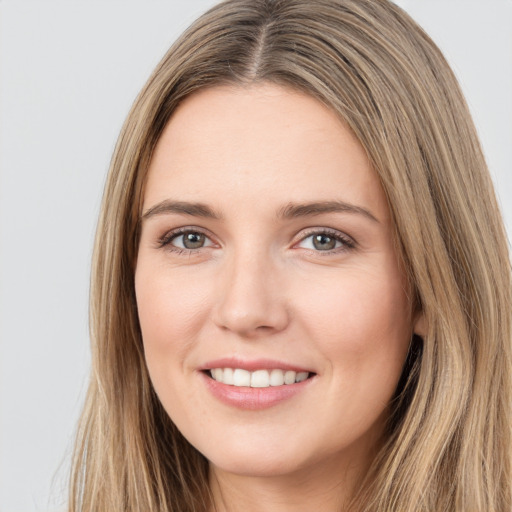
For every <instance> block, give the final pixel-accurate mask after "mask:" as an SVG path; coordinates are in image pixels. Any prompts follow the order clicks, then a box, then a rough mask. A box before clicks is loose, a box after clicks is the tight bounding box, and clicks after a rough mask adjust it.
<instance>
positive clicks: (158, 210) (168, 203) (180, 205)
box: [142, 199, 222, 220]
mask: <svg viewBox="0 0 512 512" xmlns="http://www.w3.org/2000/svg"><path fill="white" fill-rule="evenodd" d="M166 213H167V214H169V213H178V214H181V215H190V216H192V217H204V218H207V219H221V218H222V216H221V215H219V214H218V213H216V212H215V211H214V210H213V209H212V208H210V207H209V206H208V205H206V204H204V203H189V202H186V201H173V200H171V199H165V200H164V201H161V202H160V203H157V204H155V205H154V206H152V207H151V208H149V209H148V210H146V211H145V212H144V213H143V214H142V220H144V219H148V218H149V217H153V216H154V215H162V214H166Z"/></svg>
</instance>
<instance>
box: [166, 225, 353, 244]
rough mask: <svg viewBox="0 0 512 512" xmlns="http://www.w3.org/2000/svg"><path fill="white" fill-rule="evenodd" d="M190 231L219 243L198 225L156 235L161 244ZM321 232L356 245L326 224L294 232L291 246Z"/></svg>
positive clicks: (348, 237)
mask: <svg viewBox="0 0 512 512" xmlns="http://www.w3.org/2000/svg"><path fill="white" fill-rule="evenodd" d="M190 232H192V233H194V232H196V233H201V234H203V235H205V236H206V237H207V238H208V239H210V240H211V241H212V242H213V243H216V244H218V243H219V242H218V240H217V237H216V236H215V235H214V234H213V233H211V231H210V230H208V229H205V228H202V227H199V226H194V225H189V226H181V227H178V228H174V229H170V230H167V231H166V232H165V233H163V234H162V235H161V236H159V237H158V242H159V245H162V246H163V245H165V244H167V243H170V242H171V240H172V239H173V238H175V237H178V236H179V235H182V234H184V233H190ZM321 233H326V234H329V235H332V236H336V237H338V238H339V239H341V240H344V241H347V240H349V241H350V242H351V244H352V245H354V246H355V245H357V241H356V240H355V239H354V238H353V237H352V236H351V235H349V234H347V233H346V232H344V231H340V230H339V229H335V228H330V227H327V226H310V227H307V228H302V229H301V230H300V231H299V232H298V233H296V234H295V235H294V236H293V237H292V242H291V243H292V246H295V245H296V244H298V243H299V242H301V241H302V240H305V239H306V238H308V237H310V236H312V235H315V234H321Z"/></svg>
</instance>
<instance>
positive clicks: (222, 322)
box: [135, 85, 414, 476]
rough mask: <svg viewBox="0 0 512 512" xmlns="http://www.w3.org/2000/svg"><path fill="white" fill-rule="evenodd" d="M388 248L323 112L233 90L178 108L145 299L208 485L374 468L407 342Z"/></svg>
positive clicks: (379, 195)
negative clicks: (228, 477)
mask: <svg viewBox="0 0 512 512" xmlns="http://www.w3.org/2000/svg"><path fill="white" fill-rule="evenodd" d="M392 231H393V226H392V222H391V219H390V214H389V210H388V207H387V204H386V199H385V196H384V193H383V190H382V188H381V186H380V183H379V180H378V178H377V176H376V174H375V172H374V171H373V170H372V168H371V166H370V164H369V161H368V159H367V157H366V155H365V151H364V150H363V148H362V147H361V146H360V144H359V143H358V142H357V140H356V139H355V137H354V136H353V135H352V134H351V132H350V131H349V130H348V129H347V128H346V127H345V126H344V125H343V124H342V123H341V122H340V121H339V119H338V118H337V117H336V116H335V115H334V114H333V113H332V112H331V111H330V110H328V109H327V108H325V107H324V106H322V105H321V104H320V103H319V102H317V101H316V100H315V99H312V98H311V97H309V96H306V95H302V94H300V93H297V92H292V91H291V90H288V89H285V88H280V87H277V86H273V85H256V86H251V87H247V88H235V87H227V86H226V87H217V88H213V89H209V90H204V91H201V92H199V93H196V94H195V95H193V96H191V97H190V98H188V99H187V100H186V101H184V103H183V104H182V105H181V106H180V107H179V108H178V110H177V111H176V113H175V114H174V116H173V117H172V119H171V121H170V122H169V123H168V125H167V127H166V128H165V130H164V132H163V134H162V137H161V139H160V141H159V142H158V145H157V147H156V150H155V153H154V155H153V158H152V161H151V165H150V169H149V177H148V182H147V186H146V189H145V197H144V206H143V217H142V233H141V241H140V248H139V253H138V261H137V269H136V275H135V285H136V294H137V305H138V311H139V318H140V325H141V329H142V336H143V340H144V350H145V355H146V360H147V365H148V369H149V373H150V376H151V379H152V382H153V385H154V387H155V390H156V392H157V394H158V396H159V398H160V400H161V402H162V404H163V406H164V407H165V409H166V411H167V412H168V414H169V416H170V417H171V418H172V420H173V421H174V422H175V424H176V425H177V427H178V428H179V429H180V431H181V432H182V433H183V434H184V436H185V437H186V438H187V439H188V440H189V441H190V442H191V443H192V444H193V445H194V446H195V447H196V448H197V449H198V450H199V451H200V452H202V453H203V454H204V455H205V456H206V457H207V458H208V459H209V460H210V462H211V464H212V467H213V468H214V470H217V471H223V472H225V473H231V474H232V473H236V474H238V475H255V476H258V475H259V476H263V475H267V476H268V475H286V474H291V473H294V472H297V471H301V470H308V469H311V468H313V467H315V468H321V467H324V466H325V467H327V466H331V465H334V466H335V467H338V468H340V467H349V466H353V467H356V466H358V465H365V464H366V463H367V462H368V459H369V458H370V457H371V456H372V453H373V448H375V446H376V444H378V439H379V436H380V435H381V433H382V430H383V423H384V421H385V420H386V417H387V413H388V404H389V402H390V399H391V398H392V396H393V393H394V390H395V388H396V385H397V382H398V379H399V376H400V373H401V370H402V366H403V363H404V359H405V356H406V353H407V349H408V345H409V341H410V339H411V336H412V333H413V329H414V326H413V323H412V314H411V301H410V298H409V297H408V294H407V286H406V281H405V278H404V275H403V272H402V270H401V268H400V265H399V263H398V259H397V255H396V252H395V248H394V244H393V237H392ZM212 374H213V376H212ZM303 379H305V380H303ZM296 381H299V382H296ZM334 466H333V467H334Z"/></svg>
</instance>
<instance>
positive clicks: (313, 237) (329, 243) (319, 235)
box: [297, 230, 355, 252]
mask: <svg viewBox="0 0 512 512" xmlns="http://www.w3.org/2000/svg"><path fill="white" fill-rule="evenodd" d="M354 246H355V243H354V241H353V240H352V239H351V238H349V237H348V236H346V235H344V234H342V233H339V232H334V231H333V232H331V231H325V230H324V231H316V232H314V233H311V234H309V235H308V236H306V237H305V238H303V239H302V240H301V241H300V242H299V243H298V244H297V247H300V248H302V249H309V250H313V251H318V252H331V251H337V250H346V249H352V248H354Z"/></svg>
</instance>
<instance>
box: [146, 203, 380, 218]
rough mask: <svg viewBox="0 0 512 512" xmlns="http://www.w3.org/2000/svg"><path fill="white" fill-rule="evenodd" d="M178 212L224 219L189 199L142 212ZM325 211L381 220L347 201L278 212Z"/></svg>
mask: <svg viewBox="0 0 512 512" xmlns="http://www.w3.org/2000/svg"><path fill="white" fill-rule="evenodd" d="M172 213H177V214H181V215H190V216H192V217H203V218H207V219H215V220H220V219H222V215H220V214H219V213H217V212H216V211H215V210H213V209H212V208H210V207H209V206H208V205H206V204H204V203H194V202H187V201H174V200H171V199H165V200H164V201H161V202H160V203H157V204H156V205H154V206H152V207H151V208H149V209H147V210H146V211H145V212H144V213H143V214H142V217H141V218H142V220H145V219H148V218H150V217H153V216H155V215H164V214H172ZM324 213H350V214H358V215H363V216H364V217H366V218H368V219H370V220H371V221H373V222H379V221H378V220H377V218H376V217H375V216H374V215H373V214H372V213H371V212H370V211H369V210H367V209H366V208H363V207H362V206H357V205H354V204H351V203H347V202H345V201H316V202H311V203H288V204H287V205H286V206H284V207H282V208H280V209H279V210H278V212H277V218H279V219H285V220H290V219H297V218H300V217H312V216H315V215H322V214H324Z"/></svg>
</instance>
